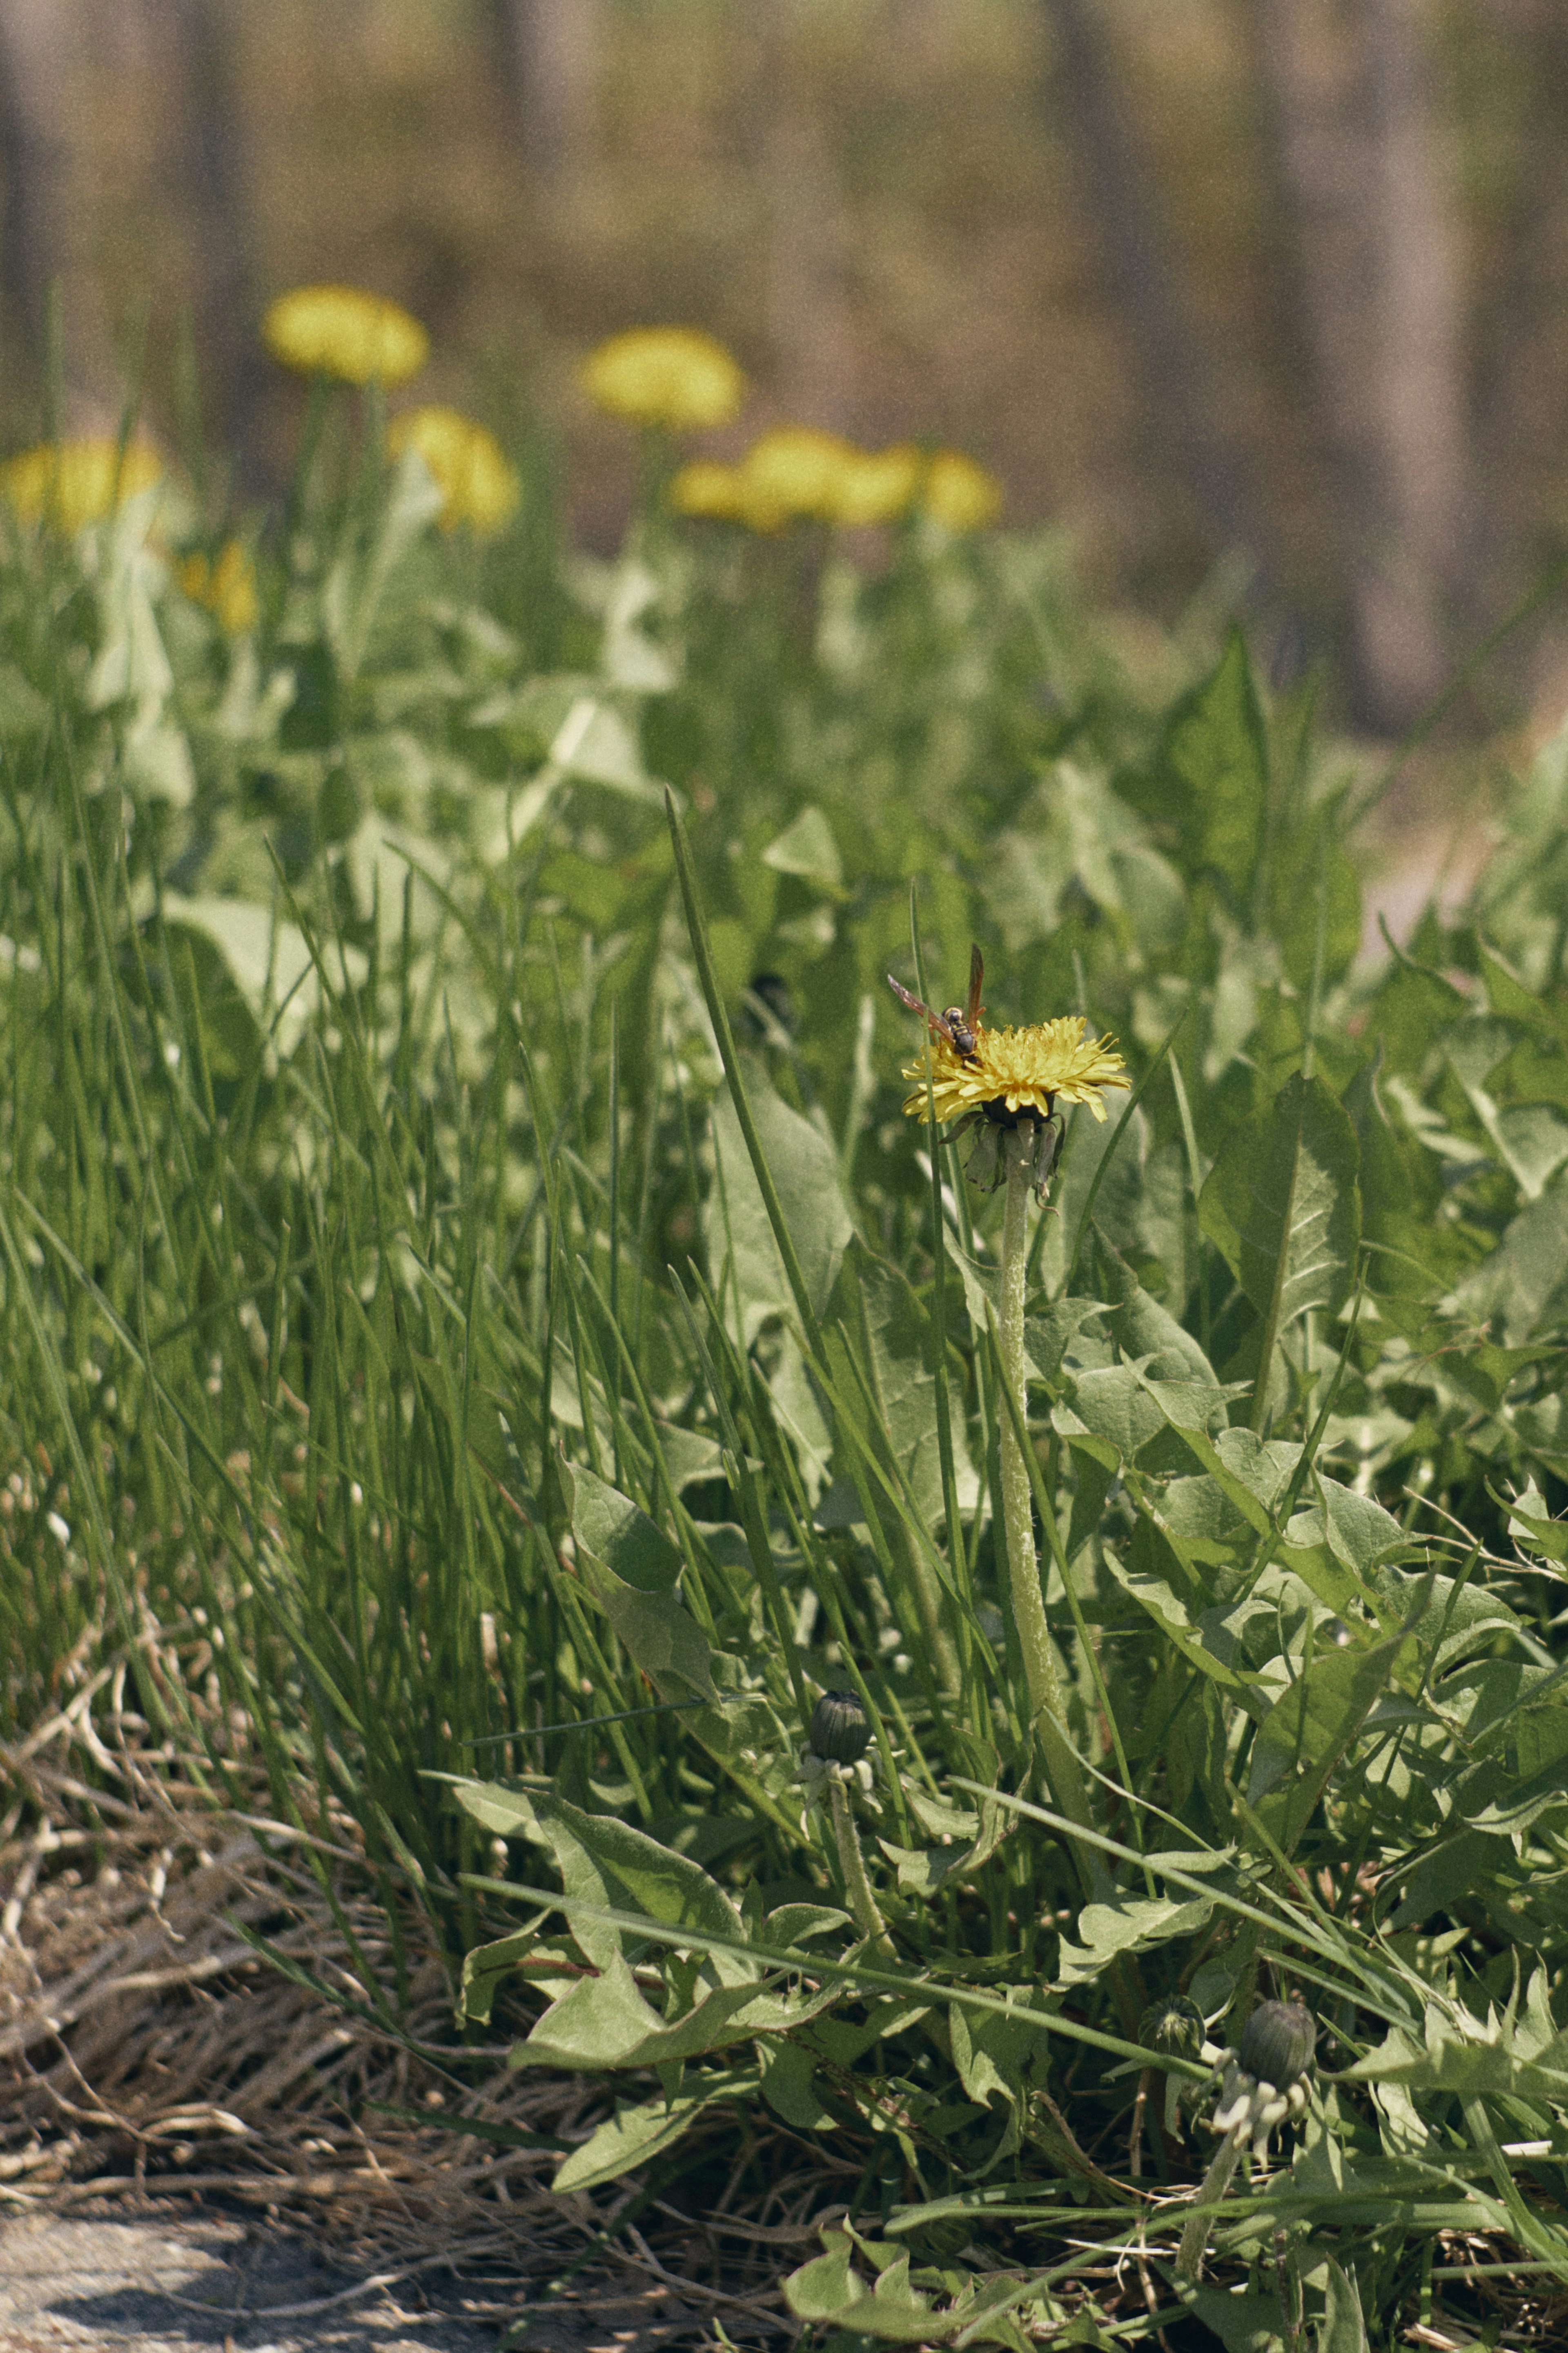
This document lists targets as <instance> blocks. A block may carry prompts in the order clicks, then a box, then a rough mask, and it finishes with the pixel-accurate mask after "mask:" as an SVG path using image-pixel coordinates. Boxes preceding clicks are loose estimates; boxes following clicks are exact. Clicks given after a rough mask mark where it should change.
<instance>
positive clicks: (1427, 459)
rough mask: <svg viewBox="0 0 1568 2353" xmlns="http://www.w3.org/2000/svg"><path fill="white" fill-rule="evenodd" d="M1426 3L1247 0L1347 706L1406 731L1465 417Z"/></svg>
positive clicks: (1459, 515)
mask: <svg viewBox="0 0 1568 2353" xmlns="http://www.w3.org/2000/svg"><path fill="white" fill-rule="evenodd" d="M1425 16H1426V0H1258V26H1259V31H1260V35H1261V56H1262V62H1263V69H1264V74H1265V79H1266V81H1267V84H1268V91H1269V96H1270V100H1271V102H1272V107H1273V112H1274V119H1275V125H1276V133H1277V150H1278V157H1279V174H1280V180H1281V185H1282V187H1283V191H1284V195H1285V200H1286V207H1287V214H1288V218H1289V227H1290V236H1291V243H1292V247H1293V248H1294V256H1295V266H1296V269H1297V271H1298V273H1299V277H1300V292H1301V303H1300V310H1301V315H1302V318H1303V320H1304V322H1305V325H1306V330H1307V340H1308V344H1309V349H1310V366H1311V375H1312V389H1313V394H1314V402H1313V406H1315V408H1316V411H1317V420H1316V430H1315V431H1314V433H1313V438H1314V439H1315V440H1316V441H1317V442H1318V443H1319V445H1320V448H1321V467H1322V471H1323V475H1324V478H1325V483H1326V492H1327V504H1328V512H1329V514H1330V518H1331V529H1332V534H1333V538H1334V542H1335V546H1336V555H1337V563H1338V568H1339V572H1340V575H1341V582H1342V592H1343V594H1344V595H1345V596H1346V598H1347V601H1348V604H1349V607H1350V613H1351V628H1352V650H1353V665H1354V689H1355V698H1356V702H1357V706H1358V709H1359V712H1360V715H1361V717H1362V718H1363V721H1364V722H1365V723H1368V724H1370V725H1372V726H1374V727H1377V728H1380V729H1384V730H1390V729H1397V728H1400V727H1403V726H1405V725H1407V724H1408V723H1410V721H1411V720H1413V719H1414V718H1415V715H1416V714H1417V712H1419V711H1420V710H1421V708H1422V707H1423V705H1424V704H1425V703H1426V702H1428V701H1429V700H1430V699H1431V697H1432V696H1433V695H1434V694H1436V692H1437V691H1438V689H1439V688H1440V687H1441V685H1442V684H1443V681H1444V679H1445V678H1446V676H1447V672H1448V669H1449V666H1450V664H1449V654H1448V647H1447V636H1446V631H1445V615H1446V614H1447V613H1448V612H1450V611H1451V609H1452V607H1453V603H1454V599H1455V596H1456V594H1457V591H1458V585H1459V580H1460V575H1461V568H1462V546H1463V519H1464V512H1465V495H1466V492H1465V480H1466V467H1467V458H1468V451H1467V419H1466V413H1465V398H1464V379H1463V374H1462V366H1461V352H1460V332H1459V330H1460V316H1459V296H1458V237H1457V231H1456V227H1455V223H1454V219H1453V216H1452V209H1451V206H1450V204H1449V202H1448V194H1447V185H1446V179H1445V174H1444V173H1443V171H1442V169H1441V165H1440V159H1439V154H1438V142H1437V133H1436V122H1435V119H1434V109H1433V103H1432V91H1431V87H1430V74H1429V61H1428V58H1427V55H1426V26H1425V23H1424V18H1425Z"/></svg>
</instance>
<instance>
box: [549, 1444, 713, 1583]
mask: <svg viewBox="0 0 1568 2353" xmlns="http://www.w3.org/2000/svg"><path fill="white" fill-rule="evenodd" d="M557 1454H558V1463H557V1468H558V1471H559V1473H560V1478H561V1486H562V1492H563V1498H564V1502H565V1508H566V1511H567V1513H568V1514H569V1516H570V1519H571V1523H572V1533H573V1535H574V1537H575V1538H576V1541H577V1545H578V1548H579V1554H580V1555H581V1554H584V1553H585V1554H588V1555H591V1556H592V1557H593V1558H594V1559H595V1561H596V1562H598V1563H599V1564H600V1566H601V1567H605V1568H607V1569H608V1570H609V1571H610V1573H611V1575H612V1576H613V1577H616V1578H617V1579H618V1580H619V1582H620V1583H621V1584H623V1585H629V1586H632V1587H634V1588H636V1590H637V1592H639V1593H668V1591H669V1589H670V1588H671V1587H672V1586H673V1585H674V1583H675V1580H676V1578H677V1577H679V1575H680V1570H681V1566H682V1564H681V1556H680V1550H679V1546H677V1545H675V1544H674V1543H672V1542H671V1540H670V1538H669V1537H668V1536H667V1535H665V1533H664V1531H663V1529H662V1528H659V1527H657V1526H656V1525H655V1524H654V1522H653V1521H652V1520H650V1519H649V1518H648V1516H647V1513H646V1512H642V1511H639V1510H638V1509H637V1505H636V1504H634V1503H633V1502H632V1500H631V1498H630V1497H629V1496H628V1495H623V1494H622V1493H621V1492H620V1490H619V1488H618V1487H612V1486H610V1485H609V1484H608V1482H606V1481H605V1480H603V1479H601V1478H600V1477H599V1476H598V1474H597V1472H594V1471H590V1470H589V1469H588V1468H587V1467H586V1465H585V1464H584V1463H581V1462H569V1461H567V1459H566V1457H565V1455H564V1454H563V1453H561V1452H560V1450H559V1449H557Z"/></svg>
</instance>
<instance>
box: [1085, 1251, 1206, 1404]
mask: <svg viewBox="0 0 1568 2353" xmlns="http://www.w3.org/2000/svg"><path fill="white" fill-rule="evenodd" d="M1095 1240H1096V1241H1097V1242H1098V1244H1099V1247H1100V1271H1101V1280H1102V1287H1103V1288H1104V1289H1106V1290H1108V1291H1113V1292H1114V1293H1115V1295H1116V1300H1117V1305H1116V1307H1115V1308H1114V1309H1113V1310H1112V1312H1111V1314H1110V1316H1109V1318H1108V1319H1107V1320H1108V1322H1109V1324H1110V1330H1111V1332H1112V1334H1113V1335H1115V1340H1116V1345H1117V1347H1118V1348H1119V1349H1120V1351H1121V1355H1122V1356H1124V1357H1126V1358H1127V1359H1129V1360H1130V1361H1134V1362H1140V1363H1142V1366H1143V1370H1144V1372H1145V1373H1146V1374H1147V1375H1148V1376H1149V1377H1150V1379H1151V1380H1157V1381H1159V1380H1164V1381H1196V1382H1198V1383H1199V1384H1200V1385H1206V1386H1207V1387H1208V1388H1215V1389H1217V1388H1218V1387H1219V1381H1218V1379H1217V1377H1215V1369H1214V1366H1212V1365H1211V1364H1210V1363H1209V1360H1208V1358H1207V1357H1206V1356H1205V1354H1204V1352H1203V1349H1202V1348H1201V1347H1200V1346H1199V1345H1198V1343H1197V1341H1196V1340H1194V1338H1193V1336H1192V1334H1191V1333H1190V1332H1186V1331H1184V1330H1183V1328H1182V1326H1181V1324H1178V1323H1177V1321H1176V1319H1175V1317H1174V1316H1173V1314H1171V1311H1170V1309H1169V1308H1168V1307H1163V1306H1162V1305H1161V1304H1160V1302H1159V1301H1158V1300H1157V1299H1155V1298H1153V1297H1152V1296H1151V1294H1150V1293H1148V1292H1147V1291H1145V1290H1144V1288H1143V1286H1142V1283H1141V1282H1139V1280H1138V1277H1137V1276H1136V1275H1135V1274H1134V1273H1133V1271H1132V1269H1131V1267H1130V1266H1129V1265H1128V1263H1127V1261H1126V1260H1125V1259H1124V1258H1123V1257H1122V1256H1121V1251H1120V1250H1117V1248H1116V1247H1115V1245H1114V1243H1112V1242H1110V1241H1108V1240H1107V1239H1106V1237H1105V1236H1104V1235H1103V1234H1102V1233H1100V1230H1099V1229H1098V1228H1096V1229H1095ZM1064 1304H1065V1303H1064ZM1073 1304H1075V1305H1076V1304H1077V1302H1073Z"/></svg>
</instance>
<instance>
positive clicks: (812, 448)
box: [741, 425, 861, 530]
mask: <svg viewBox="0 0 1568 2353" xmlns="http://www.w3.org/2000/svg"><path fill="white" fill-rule="evenodd" d="M860 454H861V453H860V452H859V451H858V449H857V448H855V445H854V443H853V442H850V441H846V440H845V438H844V437H843V435H842V434H840V433H827V432H824V431H823V429H822V427H820V426H816V425H775V426H774V427H773V429H772V431H771V432H767V433H763V434H759V436H758V437H757V438H756V440H754V441H753V442H752V446H751V448H749V449H748V450H747V452H746V454H745V456H744V458H743V459H742V460H741V471H742V474H743V475H744V477H745V480H746V488H747V494H748V498H749V501H750V502H751V505H752V510H753V512H754V513H755V514H757V515H759V516H763V517H771V518H773V520H771V521H766V522H760V523H759V524H758V528H759V529H762V530H769V529H772V530H776V529H777V528H778V524H779V523H780V522H784V521H785V520H786V519H788V518H789V517H791V516H795V515H818V516H821V517H823V518H824V519H825V520H828V521H831V520H833V519H834V507H835V502H836V501H837V498H838V496H839V493H840V491H841V489H842V486H843V484H844V482H845V480H846V478H847V475H848V473H849V471H850V470H851V469H852V467H853V466H854V464H855V461H856V459H858V457H859V456H860Z"/></svg>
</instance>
